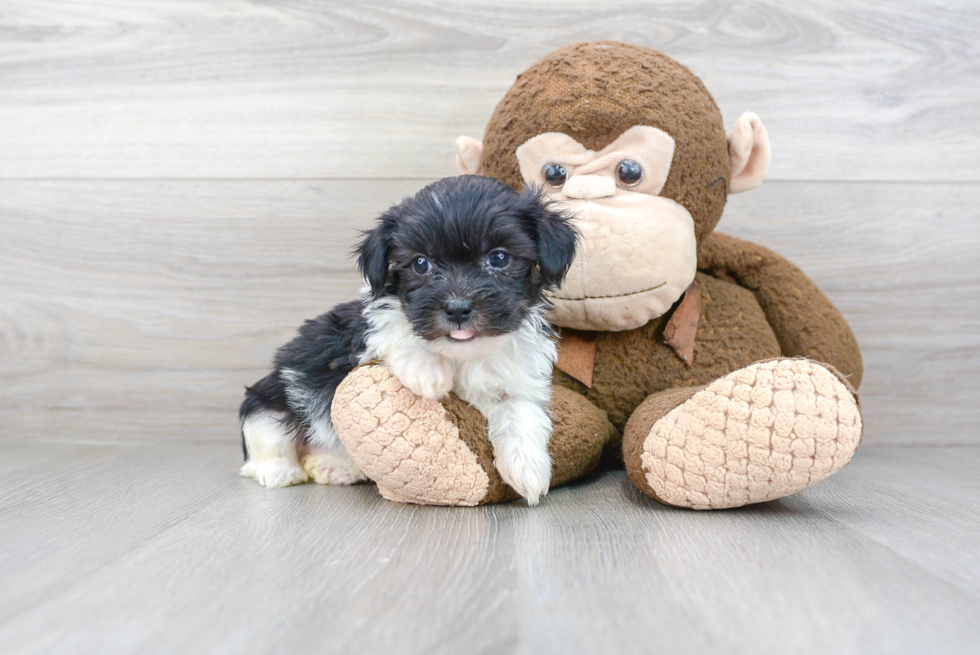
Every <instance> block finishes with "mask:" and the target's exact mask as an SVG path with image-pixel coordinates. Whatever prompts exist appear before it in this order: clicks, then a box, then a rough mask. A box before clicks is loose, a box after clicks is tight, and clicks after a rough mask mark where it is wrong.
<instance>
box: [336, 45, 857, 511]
mask: <svg viewBox="0 0 980 655" xmlns="http://www.w3.org/2000/svg"><path fill="white" fill-rule="evenodd" d="M769 158H770V151H769V138H768V135H767V132H766V130H765V128H764V127H763V125H762V123H761V121H760V120H759V118H758V116H756V115H754V114H743V115H742V116H741V117H740V118H739V119H738V121H737V122H736V124H735V126H734V129H733V130H732V131H731V132H730V133H729V134H727V135H726V133H725V131H724V128H723V125H722V118H721V114H720V112H719V110H718V108H717V106H716V105H715V102H714V100H713V99H712V97H711V95H710V94H709V93H708V91H707V90H706V89H705V88H704V86H703V84H702V83H701V81H700V80H699V79H698V78H697V77H696V76H695V75H694V74H693V73H691V71H689V70H688V69H687V68H685V67H684V66H682V65H680V64H679V63H677V62H675V61H674V60H673V59H671V58H669V57H667V56H666V55H664V54H662V53H659V52H656V51H653V50H650V49H647V48H642V47H638V46H632V45H626V44H622V43H615V42H597V43H580V44H577V45H573V46H569V47H566V48H562V49H560V50H557V51H555V52H553V53H551V54H550V55H548V56H547V57H545V58H544V59H542V60H540V61H538V62H537V63H535V64H534V65H532V66H531V67H530V68H529V69H528V70H527V71H525V72H524V73H523V74H521V75H520V76H519V77H518V78H517V81H516V82H515V84H514V85H513V87H511V89H510V90H509V91H508V92H507V94H506V96H505V97H504V98H503V100H502V101H501V102H500V104H499V105H498V106H497V108H496V110H495V111H494V113H493V116H492V117H491V119H490V123H489V125H488V126H487V129H486V132H485V136H484V140H483V142H482V143H481V142H479V141H476V140H474V139H470V138H467V137H460V139H459V140H458V141H457V163H458V165H459V167H460V169H461V170H462V172H463V173H469V174H482V175H487V176H491V177H495V178H497V179H500V180H502V181H504V182H506V183H508V184H510V185H512V186H513V187H514V188H518V189H519V188H521V187H522V186H524V185H528V184H535V185H543V186H544V187H545V188H546V189H547V190H548V192H549V193H550V194H551V195H552V196H553V197H554V198H555V200H557V201H561V202H563V203H565V204H566V206H567V207H568V209H569V211H571V212H572V213H573V214H574V216H575V219H574V222H575V224H576V225H577V227H578V229H579V230H580V232H581V241H580V245H579V250H578V254H577V256H576V259H575V261H574V262H573V264H572V268H571V270H570V271H569V275H568V277H567V278H566V281H565V283H564V285H563V286H562V287H561V289H559V290H558V291H557V292H556V293H555V294H554V295H553V297H552V298H551V302H552V303H553V305H554V307H553V309H552V310H551V312H550V314H549V320H551V321H552V322H553V323H554V324H555V325H556V326H559V329H560V342H559V353H560V354H559V361H558V365H557V370H556V371H555V375H554V383H555V388H554V397H553V402H552V414H553V422H554V434H553V437H552V440H551V446H550V452H551V456H552V462H553V466H552V487H554V486H557V485H561V484H563V483H565V482H568V481H570V480H573V479H575V478H578V477H581V476H582V475H584V474H586V473H588V472H589V471H591V470H592V469H593V468H595V467H596V466H597V465H598V464H599V462H600V460H601V459H603V455H604V454H605V456H606V458H607V459H614V460H621V461H622V462H623V463H624V464H625V466H626V470H627V472H628V474H629V477H630V479H631V480H632V481H633V483H634V484H635V485H636V486H637V487H638V488H639V489H640V490H641V491H643V492H644V493H646V494H647V495H649V496H651V497H653V498H655V499H657V500H659V501H662V502H664V503H667V504H670V505H676V506H682V507H691V508H695V509H709V508H722V507H736V506H740V505H745V504H748V503H755V502H761V501H767V500H772V499H775V498H779V497H782V496H786V495H788V494H792V493H795V492H798V491H800V490H801V489H804V488H806V487H808V486H810V485H812V484H815V483H817V482H819V481H820V480H823V479H825V478H827V477H828V476H830V475H832V474H833V473H834V472H836V471H837V470H839V469H840V468H841V467H842V466H844V465H845V464H846V463H847V462H848V461H849V460H850V459H851V456H852V455H853V454H854V452H855V451H856V450H857V447H858V445H859V443H860V440H861V435H862V431H863V422H862V417H861V410H860V405H859V403H858V399H857V394H856V391H855V388H856V387H857V386H858V384H859V383H860V379H861V373H862V363H861V354H860V351H859V350H858V346H857V343H856V341H855V339H854V336H853V334H852V333H851V330H850V329H849V328H848V326H847V324H846V323H845V321H844V319H843V317H842V316H841V314H840V312H838V311H837V309H836V308H835V307H834V306H833V305H832V304H831V303H830V301H829V300H828V299H827V297H826V296H825V295H824V294H823V293H821V292H820V290H819V289H817V287H816V286H815V285H814V283H813V282H812V281H810V280H809V279H808V278H807V277H806V275H804V274H803V273H802V272H801V271H800V270H799V269H798V268H796V267H795V266H794V265H793V264H791V263H790V262H788V261H787V260H785V259H783V258H782V257H780V256H779V255H777V254H775V253H773V252H771V251H769V250H767V249H765V248H763V247H760V246H757V245H754V244H752V243H748V242H746V241H742V240H739V239H735V238H732V237H729V236H724V235H722V234H717V233H714V232H713V230H714V228H715V225H716V224H717V223H718V221H719V219H720V218H721V214H722V210H723V208H724V206H725V202H726V198H727V196H728V194H729V193H738V192H740V191H746V190H749V189H752V188H755V187H756V186H758V185H759V184H760V183H761V181H762V178H763V176H764V175H765V173H766V170H767V168H768V165H769ZM333 420H334V425H335V427H336V429H337V432H338V434H339V435H340V437H341V439H342V440H343V442H344V444H345V445H346V446H347V449H348V451H349V452H350V454H351V456H352V458H353V459H354V461H355V463H357V464H358V466H360V467H361V468H362V469H363V471H364V472H365V473H366V474H367V475H368V477H369V478H371V480H373V481H374V482H375V483H377V485H378V489H379V491H380V493H381V494H382V495H383V496H384V497H385V498H388V499H391V500H395V501H402V502H414V503H432V504H448V505H476V504H484V503H494V502H502V501H508V500H513V499H515V498H516V497H517V494H516V493H515V492H514V491H513V490H512V489H510V488H508V487H507V486H506V485H505V484H504V483H503V482H502V481H501V479H500V476H499V475H498V474H497V473H496V471H495V470H494V468H493V464H492V462H493V457H492V453H493V446H492V444H491V443H490V442H489V440H488V438H487V434H486V423H485V421H484V420H483V417H482V416H481V415H480V414H479V413H478V412H476V410H474V409H473V408H471V407H469V406H467V405H466V404H465V403H462V402H461V401H460V400H459V399H458V398H456V397H454V396H450V397H449V398H448V399H446V400H445V401H443V402H436V401H430V400H425V399H422V398H419V397H416V396H414V395H413V394H412V393H411V392H409V391H408V390H407V389H405V388H404V387H402V386H401V384H400V383H399V382H398V380H397V379H396V378H394V377H393V376H392V374H391V372H390V371H389V370H388V369H386V368H384V367H383V366H378V365H368V366H363V367H361V368H359V369H356V370H355V371H354V372H353V373H351V374H350V375H349V376H348V378H347V380H345V382H344V383H343V384H342V385H341V387H340V389H339V390H338V391H337V394H336V397H335V399H334V404H333Z"/></svg>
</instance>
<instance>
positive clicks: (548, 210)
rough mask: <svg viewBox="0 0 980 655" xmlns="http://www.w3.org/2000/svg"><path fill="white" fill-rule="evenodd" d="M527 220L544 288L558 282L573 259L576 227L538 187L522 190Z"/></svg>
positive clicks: (576, 235) (576, 233)
mask: <svg viewBox="0 0 980 655" xmlns="http://www.w3.org/2000/svg"><path fill="white" fill-rule="evenodd" d="M521 201H522V202H523V203H524V204H525V209H526V213H525V216H526V217H527V221H528V223H529V227H530V229H531V231H532V235H533V238H534V240H535V242H536V243H537V245H538V270H539V271H540V274H541V283H542V285H543V286H544V287H545V288H546V289H554V288H556V287H558V286H560V285H561V283H562V281H563V280H564V279H565V274H566V273H568V268H569V267H570V266H571V265H572V260H573V259H575V244H576V241H577V240H578V231H577V230H576V229H575V228H574V227H573V226H572V225H571V224H570V223H569V216H568V215H567V214H565V212H563V211H562V210H561V209H560V208H559V207H558V206H557V205H556V203H555V202H554V201H553V200H551V199H550V198H549V197H548V196H547V195H546V194H545V193H544V192H543V191H542V190H541V189H536V188H534V187H530V188H528V189H526V190H525V191H524V192H523V193H522V194H521Z"/></svg>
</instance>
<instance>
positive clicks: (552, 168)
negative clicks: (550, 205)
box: [543, 164, 568, 187]
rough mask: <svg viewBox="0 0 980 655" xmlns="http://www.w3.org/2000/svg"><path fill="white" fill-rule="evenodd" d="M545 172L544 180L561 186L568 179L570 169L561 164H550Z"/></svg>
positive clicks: (554, 185)
mask: <svg viewBox="0 0 980 655" xmlns="http://www.w3.org/2000/svg"><path fill="white" fill-rule="evenodd" d="M543 172H544V181H545V182H547V183H548V184H550V185H551V186H553V187H560V186H561V185H563V184H564V183H565V180H567V179H568V171H566V170H565V167H564V166H562V165H561V164H548V165H547V166H545V167H544V171H543Z"/></svg>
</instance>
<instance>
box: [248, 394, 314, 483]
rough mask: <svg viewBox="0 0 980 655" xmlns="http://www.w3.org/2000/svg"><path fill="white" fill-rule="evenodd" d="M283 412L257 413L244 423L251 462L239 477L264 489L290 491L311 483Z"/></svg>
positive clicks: (258, 411) (249, 416) (259, 411)
mask: <svg viewBox="0 0 980 655" xmlns="http://www.w3.org/2000/svg"><path fill="white" fill-rule="evenodd" d="M287 421H288V417H287V416H286V414H285V413H283V412H276V411H272V410H269V409H264V408H263V409H260V410H257V411H255V412H253V413H251V414H249V415H247V416H246V417H245V419H244V420H243V421H242V438H243V439H244V441H245V450H246V452H247V454H248V459H247V460H246V461H245V465H244V466H242V468H241V470H240V471H239V473H241V475H243V476H245V477H247V478H255V480H256V481H257V482H258V483H259V484H261V485H262V486H263V487H270V488H271V487H288V486H289V485H292V484H300V483H302V482H306V481H307V480H309V477H308V476H307V474H306V472H305V471H304V470H303V469H302V467H300V465H299V454H298V452H297V450H296V438H295V435H294V433H293V431H292V430H290V428H289V425H288V423H287Z"/></svg>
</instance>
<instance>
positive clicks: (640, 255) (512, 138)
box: [456, 42, 770, 331]
mask: <svg viewBox="0 0 980 655" xmlns="http://www.w3.org/2000/svg"><path fill="white" fill-rule="evenodd" d="M456 147H457V157H456V160H457V164H458V165H459V167H460V170H461V171H462V172H464V173H474V174H482V175H488V176H490V177H495V178H497V179H499V180H502V181H503V182H506V183H507V184H510V185H511V186H513V187H514V188H515V189H520V188H521V187H522V186H524V185H532V184H533V185H538V186H544V188H545V189H546V190H547V191H548V193H550V195H552V196H553V197H554V198H555V199H556V200H559V201H562V202H563V203H566V206H567V209H568V210H570V212H571V213H572V214H573V215H574V217H575V218H574V221H573V222H574V224H575V225H576V226H577V227H578V228H579V230H580V231H581V233H582V238H581V240H580V243H579V249H578V254H577V255H576V258H575V261H574V262H573V264H572V267H571V269H570V270H569V272H568V275H567V277H566V278H565V282H564V284H563V285H562V287H561V288H560V289H559V290H558V291H556V292H554V293H553V294H552V295H551V296H550V299H551V301H552V303H553V304H554V309H553V310H552V311H551V313H550V314H549V319H550V320H551V321H552V322H554V323H555V324H557V325H561V326H564V327H570V328H577V329H584V330H612V331H616V330H629V329H633V328H637V327H640V326H642V325H644V324H646V323H647V322H648V321H650V320H651V319H653V318H656V317H658V316H661V315H662V314H664V313H665V312H666V311H667V310H668V309H670V307H671V306H672V305H673V304H674V302H676V301H677V299H678V298H680V297H681V295H682V294H683V293H684V291H685V290H686V289H687V287H688V286H689V285H690V283H691V281H692V280H693V279H694V274H695V272H696V271H697V253H698V245H699V244H700V243H702V242H703V241H704V239H705V238H706V237H707V236H708V235H709V234H710V233H711V231H712V230H713V229H714V228H715V225H716V224H717V223H718V220H719V219H720V218H721V213H722V210H723V209H724V207H725V200H726V198H727V195H728V194H729V193H738V192H740V191H747V190H749V189H753V188H755V187H757V186H758V185H759V184H760V183H761V182H762V178H763V177H764V176H765V173H766V169H767V168H768V166H769V157H770V152H769V137H768V135H767V133H766V130H765V128H764V127H763V126H762V122H761V121H760V120H759V118H758V116H756V115H755V114H743V115H742V116H741V117H740V118H739V119H738V121H737V123H736V125H735V128H734V129H733V130H732V132H731V133H729V134H728V135H727V136H726V134H725V130H724V126H723V124H722V119H721V112H719V111H718V107H717V105H715V102H714V99H712V97H711V94H709V93H708V90H707V89H705V88H704V85H703V84H702V83H701V80H699V79H698V78H697V77H696V76H695V75H694V74H693V73H692V72H691V71H690V70H688V69H687V68H685V67H684V66H682V65H681V64H679V63H677V62H676V61H674V60H673V59H671V58H670V57H668V56H666V55H664V54H663V53H660V52H657V51H655V50H650V49H649V48H642V47H639V46H633V45H627V44H623V43H616V42H592V43H579V44H576V45H572V46H568V47H566V48H562V49H560V50H556V51H555V52H553V53H551V54H550V55H548V56H547V57H545V58H544V59H542V60H540V61H538V62H537V63H535V64H533V65H532V66H531V67H530V68H529V69H528V70H526V71H525V72H524V73H522V74H521V75H519V76H518V78H517V81H516V82H515V83H514V85H513V86H512V87H511V88H510V90H509V91H508V92H507V95H505V96H504V98H503V100H501V101H500V104H498V105H497V108H496V110H494V113H493V116H492V117H491V118H490V123H489V124H488V125H487V129H486V132H485V135H484V140H483V142H482V143H481V142H479V141H476V140H475V139H471V138H469V137H460V138H459V139H457V142H456Z"/></svg>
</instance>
